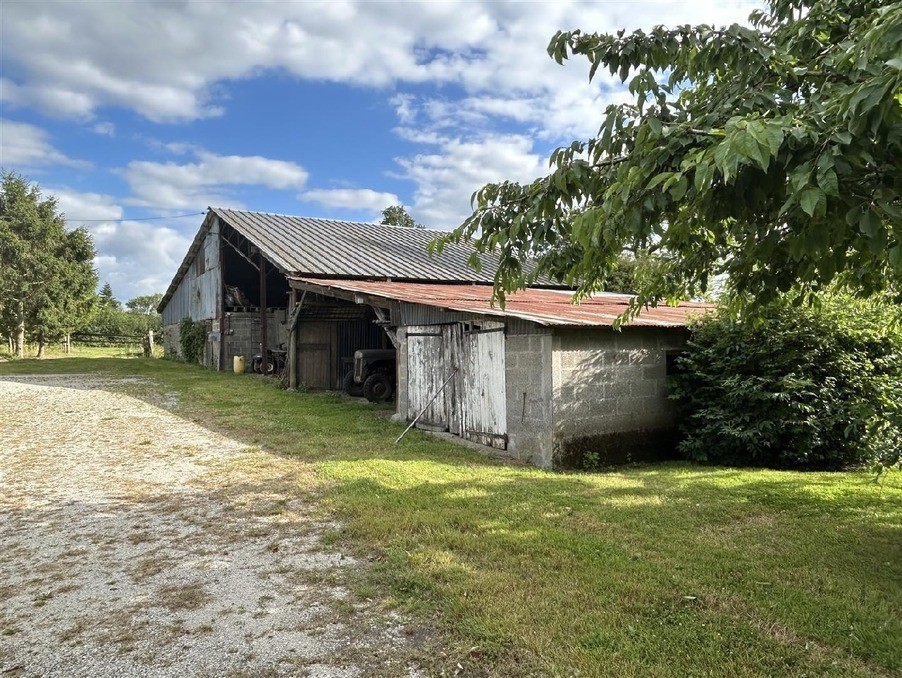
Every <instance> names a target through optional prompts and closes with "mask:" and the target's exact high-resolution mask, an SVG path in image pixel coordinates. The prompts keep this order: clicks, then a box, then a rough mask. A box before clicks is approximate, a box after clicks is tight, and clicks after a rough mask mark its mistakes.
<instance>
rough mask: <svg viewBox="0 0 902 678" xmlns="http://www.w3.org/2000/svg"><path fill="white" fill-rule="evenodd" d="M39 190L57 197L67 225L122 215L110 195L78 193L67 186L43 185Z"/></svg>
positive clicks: (115, 217) (120, 208)
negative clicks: (52, 186) (51, 186)
mask: <svg viewBox="0 0 902 678" xmlns="http://www.w3.org/2000/svg"><path fill="white" fill-rule="evenodd" d="M41 192H42V193H43V194H44V195H47V196H51V195H52V196H54V197H55V198H56V199H57V203H58V206H59V209H60V211H61V212H62V213H63V215H64V216H65V217H66V221H67V222H68V224H69V226H78V225H79V222H80V221H82V220H85V221H95V220H99V219H110V220H116V219H121V218H122V215H123V210H122V207H121V206H120V205H118V204H117V201H116V199H115V198H114V197H112V196H110V195H103V194H100V193H80V192H78V191H75V190H73V189H71V188H68V187H61V188H50V187H44V188H42V189H41Z"/></svg>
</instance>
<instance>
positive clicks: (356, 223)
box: [208, 207, 451, 235]
mask: <svg viewBox="0 0 902 678" xmlns="http://www.w3.org/2000/svg"><path fill="white" fill-rule="evenodd" d="M208 209H211V210H214V211H215V212H216V213H217V214H219V212H235V213H239V214H262V215H265V216H268V217H283V218H287V219H307V220H310V221H327V222H329V223H332V224H349V225H352V226H368V227H369V226H375V227H376V228H393V229H403V230H404V231H412V232H419V233H441V234H445V235H447V234H449V233H451V231H443V230H441V229H438V228H427V227H423V228H414V227H410V226H397V225H395V224H378V223H373V222H372V221H351V220H348V219H330V218H328V217H305V216H303V215H300V214H283V213H281V212H265V211H263V210H238V209H234V208H231V207H209V208H208ZM220 216H222V215H220Z"/></svg>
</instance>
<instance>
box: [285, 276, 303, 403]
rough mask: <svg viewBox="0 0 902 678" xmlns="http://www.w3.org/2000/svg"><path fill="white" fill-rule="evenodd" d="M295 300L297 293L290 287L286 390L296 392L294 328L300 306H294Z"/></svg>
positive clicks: (296, 341) (296, 348)
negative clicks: (290, 319)
mask: <svg viewBox="0 0 902 678" xmlns="http://www.w3.org/2000/svg"><path fill="white" fill-rule="evenodd" d="M297 299H298V291H297V290H296V289H294V288H293V287H292V288H291V299H290V301H289V303H290V304H291V308H292V309H293V315H292V322H291V325H290V326H289V327H288V388H289V389H290V390H292V391H296V390H297V388H298V366H297V357H298V335H297V331H296V329H295V328H296V327H297V317H298V315H300V306H297V307H296V306H295V304H297ZM301 303H303V301H302V302H301Z"/></svg>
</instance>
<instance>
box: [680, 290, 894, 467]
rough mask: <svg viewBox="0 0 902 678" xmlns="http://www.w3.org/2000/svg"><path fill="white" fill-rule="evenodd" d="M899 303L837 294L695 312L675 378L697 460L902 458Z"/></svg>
mask: <svg viewBox="0 0 902 678" xmlns="http://www.w3.org/2000/svg"><path fill="white" fill-rule="evenodd" d="M898 321H899V308H898V307H894V306H891V305H889V304H880V303H875V302H869V303H865V302H861V301H857V300H852V299H848V298H830V299H828V300H826V301H825V302H824V303H823V305H822V306H818V307H809V306H803V307H798V306H794V305H793V304H792V303H790V302H789V301H783V302H781V303H779V304H775V305H773V306H772V307H771V308H770V309H769V310H767V311H766V313H765V315H764V317H763V318H762V319H758V320H757V321H754V322H750V321H742V320H736V319H734V318H731V317H730V316H729V314H728V313H726V312H723V311H721V312H718V313H715V314H711V315H710V316H708V317H706V318H703V319H702V320H700V321H699V322H697V323H696V324H695V326H694V327H693V331H692V338H691V340H690V342H689V346H688V350H687V352H686V353H685V354H684V355H683V356H682V357H680V358H679V359H678V361H677V365H678V367H679V374H677V375H675V376H674V377H673V380H672V386H673V397H674V398H675V399H676V401H677V403H678V410H679V414H680V427H681V429H682V431H683V433H684V434H685V436H686V437H685V439H684V440H683V441H682V442H681V443H680V449H681V451H682V452H683V453H684V454H685V455H686V456H687V457H688V458H689V459H692V460H696V461H703V462H713V463H719V464H732V465H751V466H771V467H776V468H803V469H837V468H842V467H847V466H853V465H858V464H864V463H870V462H882V463H884V464H887V463H892V462H895V461H898V459H899V454H900V447H902V331H900V328H899V323H898Z"/></svg>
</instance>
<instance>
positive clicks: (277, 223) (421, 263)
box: [211, 207, 497, 282]
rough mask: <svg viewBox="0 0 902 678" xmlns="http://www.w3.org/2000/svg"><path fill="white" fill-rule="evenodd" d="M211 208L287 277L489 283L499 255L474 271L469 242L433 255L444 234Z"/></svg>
mask: <svg viewBox="0 0 902 678" xmlns="http://www.w3.org/2000/svg"><path fill="white" fill-rule="evenodd" d="M211 210H212V211H213V212H214V213H215V214H217V215H218V216H219V217H220V218H221V219H222V220H224V221H225V222H227V223H228V224H229V225H230V226H232V228H234V229H235V230H236V231H238V232H239V233H241V234H242V235H243V236H244V237H246V238H247V239H248V240H250V241H251V242H253V243H254V244H255V245H257V246H258V247H259V248H260V250H261V251H262V252H263V254H264V256H265V257H266V258H267V259H269V260H270V261H271V262H272V263H273V264H275V265H276V266H278V267H279V268H280V269H282V271H283V272H284V273H286V274H287V273H295V274H306V275H322V276H329V277H340V278H358V277H373V278H396V279H405V280H435V281H449V282H450V281H459V282H491V281H492V276H493V275H494V273H495V270H496V267H497V259H496V258H495V257H493V256H491V255H480V257H481V259H482V264H483V268H482V271H480V272H476V271H474V270H473V269H472V268H470V267H469V266H468V265H467V259H468V258H469V257H470V255H471V254H472V253H473V248H472V247H470V246H468V245H466V244H447V245H445V247H444V250H443V251H442V253H441V254H440V255H439V254H434V255H432V256H429V254H428V253H427V249H426V248H427V246H428V245H429V243H430V242H432V241H433V240H435V239H436V238H438V237H441V236H443V235H447V233H446V232H445V231H433V230H428V229H425V228H402V227H399V226H383V225H381V224H366V223H358V222H353V221H334V220H332V219H313V218H309V217H292V216H285V215H280V214H264V213H261V212H239V211H237V210H228V209H221V208H218V207H213V208H211Z"/></svg>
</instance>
